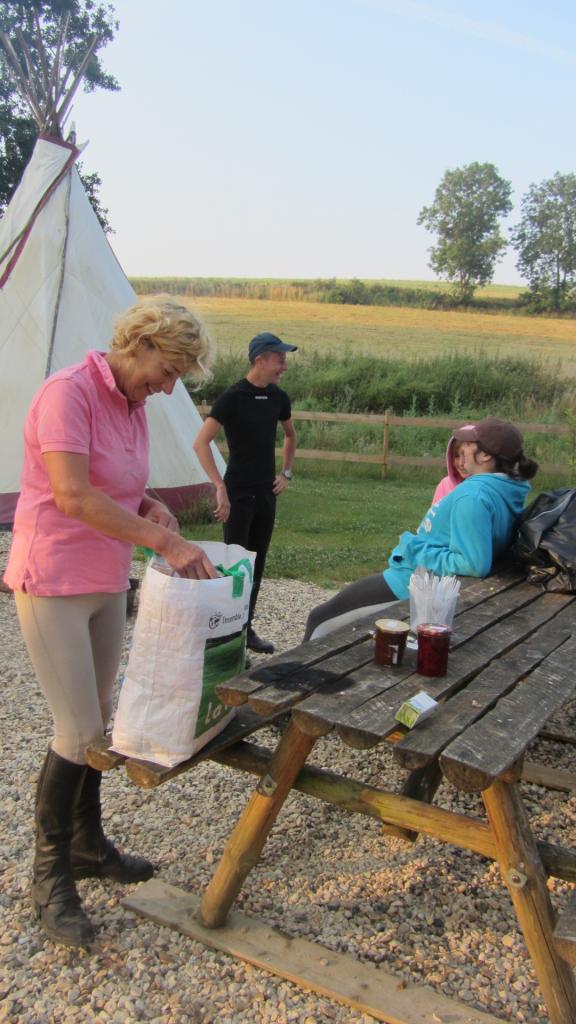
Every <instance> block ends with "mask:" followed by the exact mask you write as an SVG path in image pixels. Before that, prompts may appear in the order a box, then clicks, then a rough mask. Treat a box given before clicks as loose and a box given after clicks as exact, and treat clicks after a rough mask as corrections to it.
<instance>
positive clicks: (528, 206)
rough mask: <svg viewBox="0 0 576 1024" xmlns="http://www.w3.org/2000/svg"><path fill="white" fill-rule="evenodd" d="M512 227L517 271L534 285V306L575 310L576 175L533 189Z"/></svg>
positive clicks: (559, 177)
mask: <svg viewBox="0 0 576 1024" xmlns="http://www.w3.org/2000/svg"><path fill="white" fill-rule="evenodd" d="M521 210H522V217H521V220H520V223H519V224H518V225H517V226H516V227H514V228H512V231H511V237H512V244H513V246H514V248H515V250H516V253H517V255H518V261H517V263H516V266H517V268H518V270H519V271H520V273H521V274H522V276H523V277H525V278H526V279H527V281H528V283H529V286H530V292H531V300H532V304H533V305H534V306H536V307H537V308H540V309H554V310H556V311H557V312H559V311H560V310H562V309H565V308H567V307H570V308H572V307H573V305H574V294H573V289H574V286H575V284H576V174H559V173H557V174H555V175H554V177H553V178H550V179H549V180H548V181H543V182H541V183H540V184H539V185H531V186H530V188H529V189H528V192H527V193H526V195H525V196H523V197H522V201H521Z"/></svg>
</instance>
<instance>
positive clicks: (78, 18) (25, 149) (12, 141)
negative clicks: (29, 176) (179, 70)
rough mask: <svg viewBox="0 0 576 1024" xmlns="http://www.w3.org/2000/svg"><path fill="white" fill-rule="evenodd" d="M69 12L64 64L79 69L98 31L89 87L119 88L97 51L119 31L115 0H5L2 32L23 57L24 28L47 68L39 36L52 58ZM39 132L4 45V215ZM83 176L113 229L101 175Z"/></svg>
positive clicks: (0, 174) (0, 195)
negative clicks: (102, 196)
mask: <svg viewBox="0 0 576 1024" xmlns="http://www.w3.org/2000/svg"><path fill="white" fill-rule="evenodd" d="M66 17H67V18H68V22H67V30H66V42H65V45H64V48H63V52H62V62H63V65H64V66H65V67H67V68H70V69H71V71H72V72H74V71H76V70H77V69H78V67H79V65H80V63H81V61H82V59H83V57H84V54H85V53H86V50H87V49H88V45H89V41H90V39H91V37H92V36H93V35H96V36H97V40H98V41H97V43H96V46H95V49H94V52H93V54H92V57H91V58H90V61H89V63H88V65H87V67H86V69H85V71H84V76H83V87H84V90H85V91H86V92H92V91H93V90H94V89H111V90H117V89H119V88H120V87H119V85H118V82H117V81H116V79H115V78H113V76H112V75H109V74H107V72H106V71H105V70H104V68H103V67H102V64H101V62H100V58H99V57H98V50H100V49H102V47H104V46H106V45H107V43H109V42H111V40H112V39H113V38H114V35H115V33H116V32H117V30H118V22H117V21H116V20H115V15H114V8H113V7H112V5H111V4H107V3H99V2H97V0H22V2H18V0H0V32H5V33H6V35H8V36H9V38H10V40H11V41H12V44H13V46H14V49H15V50H16V52H17V54H18V56H19V57H21V56H22V52H21V46H20V42H19V33H21V34H22V38H23V39H24V41H25V43H26V46H27V47H28V51H29V54H30V57H31V59H32V65H33V67H34V68H35V69H37V68H41V67H42V55H41V52H40V49H39V47H38V37H39V35H40V36H41V39H42V42H43V44H44V48H45V51H46V54H47V55H48V57H53V55H54V52H55V49H56V47H57V45H58V41H59V39H60V35H61V31H62V25H63V22H64V19H65V18H66ZM37 135H38V126H37V124H36V121H35V120H34V118H33V117H32V116H31V113H30V111H29V109H28V107H27V105H26V103H25V101H24V99H23V98H22V96H21V95H20V94H19V92H18V88H17V86H16V84H15V82H14V79H13V77H12V74H11V72H10V69H9V66H8V62H7V60H6V58H5V55H4V54H3V51H2V49H1V47H0V214H1V213H2V212H3V210H4V209H5V207H6V206H7V204H8V202H9V201H10V198H11V196H12V194H13V193H14V191H15V189H16V186H17V185H18V182H19V181H20V179H21V177H22V174H23V172H24V168H25V166H26V164H27V163H28V160H29V159H30V155H31V153H32V149H33V148H34V143H35V141H36V138H37ZM81 177H82V181H83V184H84V186H85V188H86V191H87V192H88V195H89V197H90V201H91V203H92V205H93V207H94V209H95V211H96V214H97V215H98V217H99V220H100V223H101V224H102V226H103V228H104V230H105V231H110V230H111V229H110V225H109V223H108V219H107V212H108V211H107V210H103V209H102V207H101V206H100V203H99V200H98V188H99V186H100V184H101V182H100V178H99V177H98V175H97V174H91V175H86V174H85V175H81Z"/></svg>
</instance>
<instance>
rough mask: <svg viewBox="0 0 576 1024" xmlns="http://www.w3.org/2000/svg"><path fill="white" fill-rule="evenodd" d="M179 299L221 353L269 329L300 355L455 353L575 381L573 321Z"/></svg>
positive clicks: (239, 348)
mask: <svg viewBox="0 0 576 1024" xmlns="http://www.w3.org/2000/svg"><path fill="white" fill-rule="evenodd" d="M180 301H182V302H184V303H185V304H187V305H190V306H191V307H193V308H194V309H196V310H198V311H199V312H200V313H201V314H202V315H203V317H204V318H205V320H206V322H207V324H208V325H209V327H210V329H211V333H212V336H213V338H214V340H215V341H216V343H217V345H218V346H219V348H220V349H221V350H222V351H223V352H225V351H234V352H238V351H245V349H246V346H247V343H248V341H249V340H250V338H251V337H252V336H253V335H254V334H257V333H258V332H259V331H262V330H271V331H273V332H274V333H276V334H279V335H280V336H281V337H283V338H286V339H287V340H289V341H292V342H294V344H295V345H298V346H299V347H300V349H301V351H302V353H303V354H304V355H305V354H306V353H310V352H313V351H322V352H330V351H333V350H335V351H343V350H346V349H352V350H354V351H357V352H358V353H363V354H373V355H379V356H382V357H386V356H390V357H397V358H409V359H418V358H419V357H421V356H425V355H435V354H438V353H440V352H451V351H455V350H460V351H468V352H475V353H478V352H486V353H487V354H499V355H504V354H506V355H516V356H521V355H524V356H535V357H538V358H541V359H550V360H554V361H557V362H559V364H560V369H561V372H562V373H565V374H566V375H567V376H570V377H576V346H575V344H574V343H575V340H576V324H575V322H574V320H557V319H552V318H543V317H533V316H532V317H529V316H511V315H507V314H491V313H464V312H462V313H453V312H442V311H435V310H419V309H408V308H397V307H382V306H343V305H328V304H325V303H319V302H272V301H270V300H267V299H263V300H258V299H220V298H206V297H199V298H198V299H194V300H192V299H187V298H185V297H180Z"/></svg>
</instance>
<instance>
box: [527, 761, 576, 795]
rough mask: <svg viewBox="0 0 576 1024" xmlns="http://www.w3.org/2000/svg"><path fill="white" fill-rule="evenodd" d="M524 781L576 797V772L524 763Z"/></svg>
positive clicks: (529, 762)
mask: <svg viewBox="0 0 576 1024" xmlns="http://www.w3.org/2000/svg"><path fill="white" fill-rule="evenodd" d="M522 781H523V782H531V783H532V784H533V785H535V786H544V787H545V788H546V789H558V790H559V791H560V792H561V793H570V794H574V795H576V774H574V772H567V771H564V770H563V769H562V768H550V766H549V765H547V764H537V762H536V761H524V764H523V766H522Z"/></svg>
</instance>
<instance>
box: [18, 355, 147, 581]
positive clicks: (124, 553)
mask: <svg viewBox="0 0 576 1024" xmlns="http://www.w3.org/2000/svg"><path fill="white" fill-rule="evenodd" d="M44 452H76V453H78V454H80V455H87V456H88V458H89V474H90V483H91V484H92V485H93V486H94V487H97V488H99V489H100V490H102V491H104V492H105V493H106V494H108V495H109V496H110V497H111V498H113V499H114V501H117V502H118V504H119V505H122V507H123V508H125V509H127V510H128V511H129V512H134V513H137V512H138V509H139V507H140V503H141V501H142V498H143V495H144V489H145V487H146V484H147V481H148V425H147V422H146V413H145V411H144V402H129V401H128V399H127V398H126V397H125V396H124V395H123V394H122V392H121V391H119V390H118V388H117V387H116V383H115V380H114V377H113V375H112V371H111V370H110V367H109V366H108V363H107V362H106V359H105V358H104V353H103V352H94V351H92V352H89V353H88V355H87V356H86V359H85V360H84V362H83V363H79V364H78V365H76V366H68V367H66V369H64V370H60V371H59V372H58V373H55V374H54V375H53V376H52V377H48V379H47V380H45V381H44V383H43V384H42V387H41V388H40V389H39V391H37V393H36V395H35V397H34V399H33V401H32V405H31V406H30V410H29V412H28V415H27V417H26V422H25V425H24V468H23V470H22V476H21V480H20V488H21V489H20V497H19V499H18V504H17V506H16V514H15V518H14V535H13V541H12V547H11V550H10V556H9V559H8V567H7V569H6V572H5V575H4V579H5V581H6V583H7V584H8V585H9V586H10V587H12V589H13V590H24V591H26V592H27V593H29V594H34V595H36V596H38V597H61V596H65V595H70V594H92V593H102V592H103V593H118V592H119V591H122V590H126V589H127V588H128V573H129V569H130V559H131V555H132V547H131V545H130V544H127V543H126V542H125V541H120V540H114V538H112V537H106V536H105V535H104V534H103V533H99V532H98V531H97V530H94V529H92V528H91V527H90V526H86V525H85V524H84V523H81V522H80V521H79V520H78V519H72V518H71V517H70V516H67V515H65V514H64V513H63V512H60V511H59V510H58V508H57V507H56V503H55V501H54V496H53V494H52V489H51V487H50V482H49V479H48V473H47V471H46V467H45V465H44V459H43V458H42V455H43V453H44Z"/></svg>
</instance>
